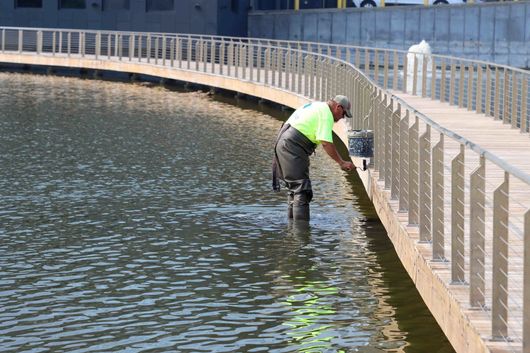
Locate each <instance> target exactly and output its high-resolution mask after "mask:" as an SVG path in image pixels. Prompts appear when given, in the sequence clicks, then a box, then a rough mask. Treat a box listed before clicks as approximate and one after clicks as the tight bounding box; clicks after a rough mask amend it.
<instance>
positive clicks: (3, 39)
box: [2, 29, 6, 53]
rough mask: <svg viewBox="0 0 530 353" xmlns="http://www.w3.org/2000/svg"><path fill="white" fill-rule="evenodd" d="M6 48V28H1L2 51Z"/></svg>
mask: <svg viewBox="0 0 530 353" xmlns="http://www.w3.org/2000/svg"><path fill="white" fill-rule="evenodd" d="M5 50H6V30H5V29H2V53H4V52H5Z"/></svg>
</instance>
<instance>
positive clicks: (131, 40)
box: [128, 34, 134, 61]
mask: <svg viewBox="0 0 530 353" xmlns="http://www.w3.org/2000/svg"><path fill="white" fill-rule="evenodd" d="M128 51H129V61H132V57H133V55H134V34H131V35H129V50H128Z"/></svg>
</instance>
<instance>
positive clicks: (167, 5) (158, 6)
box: [145, 0, 173, 11]
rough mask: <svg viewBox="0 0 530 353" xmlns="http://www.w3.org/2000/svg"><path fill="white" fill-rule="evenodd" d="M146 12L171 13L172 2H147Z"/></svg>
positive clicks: (169, 0)
mask: <svg viewBox="0 0 530 353" xmlns="http://www.w3.org/2000/svg"><path fill="white" fill-rule="evenodd" d="M145 5H146V11H172V10H173V0H147V2H146V3H145Z"/></svg>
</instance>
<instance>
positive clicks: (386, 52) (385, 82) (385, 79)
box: [383, 50, 388, 89]
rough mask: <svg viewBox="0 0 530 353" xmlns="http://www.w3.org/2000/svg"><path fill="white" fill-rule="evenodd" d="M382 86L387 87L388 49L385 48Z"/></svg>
mask: <svg viewBox="0 0 530 353" xmlns="http://www.w3.org/2000/svg"><path fill="white" fill-rule="evenodd" d="M383 72H384V74H383V75H384V76H383V88H384V89H388V51H387V50H385V58H384V64H383Z"/></svg>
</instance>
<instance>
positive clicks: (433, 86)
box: [425, 56, 437, 100]
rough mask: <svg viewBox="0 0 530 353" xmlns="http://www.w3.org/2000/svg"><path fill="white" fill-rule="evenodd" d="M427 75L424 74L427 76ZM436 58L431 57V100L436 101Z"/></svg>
mask: <svg viewBox="0 0 530 353" xmlns="http://www.w3.org/2000/svg"><path fill="white" fill-rule="evenodd" d="M427 74H428V73H426V74H425V76H427ZM436 77H437V74H436V57H434V56H433V57H431V99H433V100H434V99H436Z"/></svg>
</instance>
